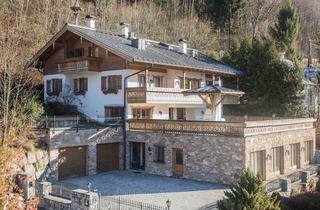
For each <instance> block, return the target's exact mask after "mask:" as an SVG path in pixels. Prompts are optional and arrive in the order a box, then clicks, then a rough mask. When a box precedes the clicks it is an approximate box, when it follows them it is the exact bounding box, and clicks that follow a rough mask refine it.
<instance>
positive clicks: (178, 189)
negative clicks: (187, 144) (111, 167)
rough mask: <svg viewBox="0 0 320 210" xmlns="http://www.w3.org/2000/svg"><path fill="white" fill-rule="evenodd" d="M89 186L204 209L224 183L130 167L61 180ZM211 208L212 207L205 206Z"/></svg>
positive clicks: (185, 209) (176, 208)
mask: <svg viewBox="0 0 320 210" xmlns="http://www.w3.org/2000/svg"><path fill="white" fill-rule="evenodd" d="M88 182H90V183H91V184H92V187H91V189H92V190H95V191H96V192H98V193H101V195H102V196H107V197H108V196H112V197H119V196H124V197H127V198H128V199H130V200H135V201H141V202H145V203H149V204H154V205H158V206H166V201H167V200H168V199H170V200H171V202H172V205H171V210H196V209H206V208H204V207H205V206H215V203H216V202H217V200H220V199H221V198H222V197H223V195H224V191H225V190H227V189H228V186H226V185H221V184H211V183H206V182H197V181H190V180H185V179H178V178H172V177H164V176H154V175H145V174H143V173H134V172H130V171H119V172H108V173H101V174H98V175H94V176H87V177H80V178H74V179H69V180H64V181H62V183H64V184H67V185H68V184H69V185H70V186H74V187H77V188H82V189H87V184H88ZM207 209H212V208H207Z"/></svg>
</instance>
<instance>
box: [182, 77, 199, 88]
mask: <svg viewBox="0 0 320 210" xmlns="http://www.w3.org/2000/svg"><path fill="white" fill-rule="evenodd" d="M179 79H180V88H181V89H184V87H183V78H182V77H180V78H179ZM200 81H201V80H200V79H192V78H186V80H185V82H186V84H185V89H194V88H199V87H200Z"/></svg>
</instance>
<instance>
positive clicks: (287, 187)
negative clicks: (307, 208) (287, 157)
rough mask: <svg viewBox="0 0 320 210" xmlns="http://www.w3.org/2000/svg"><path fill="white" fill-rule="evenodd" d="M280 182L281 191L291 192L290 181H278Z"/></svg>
mask: <svg viewBox="0 0 320 210" xmlns="http://www.w3.org/2000/svg"><path fill="white" fill-rule="evenodd" d="M280 180H281V191H282V192H291V180H290V179H285V178H283V179H280Z"/></svg>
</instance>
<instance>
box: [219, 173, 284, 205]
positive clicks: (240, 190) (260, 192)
mask: <svg viewBox="0 0 320 210" xmlns="http://www.w3.org/2000/svg"><path fill="white" fill-rule="evenodd" d="M225 196H226V198H224V199H223V200H220V201H219V202H218V208H219V209H220V210H280V204H279V201H278V200H277V198H276V197H274V196H271V197H270V196H268V194H267V191H266V190H265V187H264V185H263V181H262V179H261V177H260V176H259V175H258V176H255V175H254V174H253V173H252V172H250V171H249V170H245V171H244V172H243V174H242V176H241V177H240V180H239V182H238V183H236V184H233V185H232V186H231V191H230V192H229V191H226V192H225Z"/></svg>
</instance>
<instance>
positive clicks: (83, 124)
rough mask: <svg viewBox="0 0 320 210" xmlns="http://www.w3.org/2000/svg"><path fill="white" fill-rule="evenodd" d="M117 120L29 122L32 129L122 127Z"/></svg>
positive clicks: (78, 118) (81, 118) (47, 119)
mask: <svg viewBox="0 0 320 210" xmlns="http://www.w3.org/2000/svg"><path fill="white" fill-rule="evenodd" d="M122 122H123V121H122V120H121V119H119V118H105V117H97V118H87V117H84V116H45V117H42V118H40V119H38V120H37V121H31V122H30V124H31V126H32V127H33V128H41V129H47V128H65V127H69V128H79V129H81V128H99V127H105V126H112V125H122V124H123V123H122Z"/></svg>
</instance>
